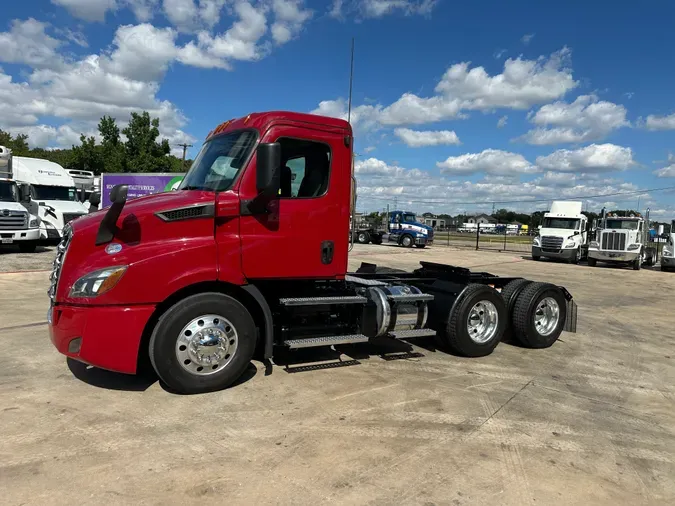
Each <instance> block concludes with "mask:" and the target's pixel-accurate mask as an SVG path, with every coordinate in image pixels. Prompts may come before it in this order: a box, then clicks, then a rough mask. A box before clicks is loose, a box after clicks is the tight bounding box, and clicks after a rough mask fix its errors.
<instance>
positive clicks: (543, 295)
mask: <svg viewBox="0 0 675 506" xmlns="http://www.w3.org/2000/svg"><path fill="white" fill-rule="evenodd" d="M566 318H567V301H566V300H565V296H564V295H563V293H562V291H561V290H560V288H558V287H557V286H555V285H552V284H550V283H531V284H530V285H528V286H527V287H525V289H523V291H522V292H521V293H520V295H518V297H517V298H516V302H515V305H514V306H513V318H512V323H513V330H514V335H515V337H516V339H518V341H519V342H520V343H521V344H522V345H523V346H527V347H528V348H548V347H549V346H551V345H552V344H553V343H555V342H556V341H557V340H558V337H560V334H561V333H562V331H563V328H564V327H565V319H566Z"/></svg>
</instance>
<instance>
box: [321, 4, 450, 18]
mask: <svg viewBox="0 0 675 506" xmlns="http://www.w3.org/2000/svg"><path fill="white" fill-rule="evenodd" d="M437 4H438V0H333V4H332V6H331V9H330V11H329V15H330V16H332V17H335V18H343V17H345V15H348V14H352V15H354V16H355V17H356V18H381V17H383V16H387V15H389V14H395V13H400V14H403V15H406V16H412V15H428V14H430V13H431V11H432V10H433V9H434V7H436V5H437Z"/></svg>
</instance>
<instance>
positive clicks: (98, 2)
mask: <svg viewBox="0 0 675 506" xmlns="http://www.w3.org/2000/svg"><path fill="white" fill-rule="evenodd" d="M51 1H52V3H53V4H55V5H60V6H61V7H64V8H65V9H67V10H68V12H70V13H71V14H72V15H73V16H75V17H76V18H80V19H84V20H85V21H104V20H105V14H106V12H108V11H115V10H117V9H118V8H119V3H118V2H117V0H51Z"/></svg>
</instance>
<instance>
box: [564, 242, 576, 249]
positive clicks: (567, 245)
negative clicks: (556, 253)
mask: <svg viewBox="0 0 675 506" xmlns="http://www.w3.org/2000/svg"><path fill="white" fill-rule="evenodd" d="M575 246H576V244H575V243H574V241H567V242H566V243H565V247H566V248H574V247H575Z"/></svg>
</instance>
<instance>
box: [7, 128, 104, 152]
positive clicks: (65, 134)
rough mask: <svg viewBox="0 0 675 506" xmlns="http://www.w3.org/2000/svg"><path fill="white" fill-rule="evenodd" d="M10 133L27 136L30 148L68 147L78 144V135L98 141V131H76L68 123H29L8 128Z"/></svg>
mask: <svg viewBox="0 0 675 506" xmlns="http://www.w3.org/2000/svg"><path fill="white" fill-rule="evenodd" d="M9 131H10V133H11V134H12V135H19V134H25V135H27V136H28V145H29V146H30V147H31V148H35V147H45V146H52V145H56V146H61V147H70V146H73V145H75V146H77V145H79V144H80V135H82V134H84V135H86V136H87V137H92V136H93V137H95V138H96V139H97V140H99V141H100V138H99V137H100V136H99V134H98V131H94V130H87V131H78V130H76V129H74V128H72V127H71V126H70V125H61V126H59V127H53V126H49V125H31V126H24V127H14V128H10V129H9Z"/></svg>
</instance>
